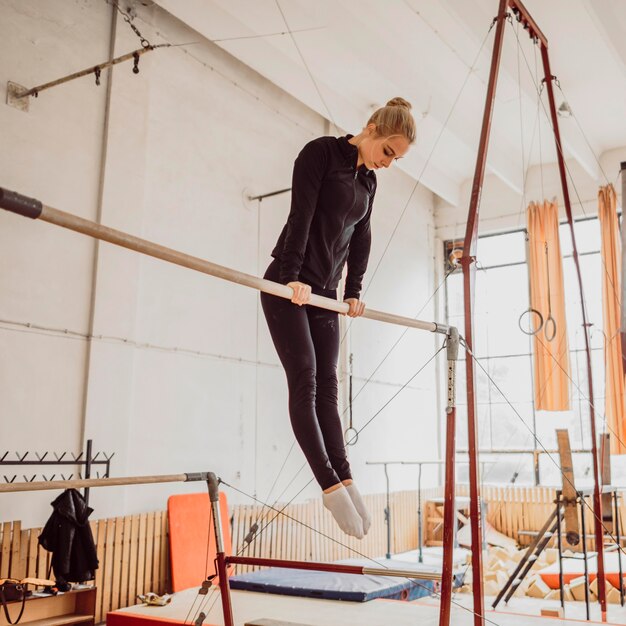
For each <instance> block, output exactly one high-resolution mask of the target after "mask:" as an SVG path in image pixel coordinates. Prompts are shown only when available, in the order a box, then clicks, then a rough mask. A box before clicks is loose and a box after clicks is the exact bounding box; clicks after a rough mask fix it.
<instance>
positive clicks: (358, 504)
mask: <svg viewBox="0 0 626 626" xmlns="http://www.w3.org/2000/svg"><path fill="white" fill-rule="evenodd" d="M345 487H346V491H347V492H348V495H349V496H350V499H351V500H352V504H354V508H355V509H356V510H357V513H358V514H359V515H360V516H361V519H362V520H363V534H364V535H367V531H368V530H369V529H370V526H371V525H372V518H371V517H370V512H369V511H368V510H367V507H366V506H365V502H363V498H362V497H361V494H360V493H359V490H358V489H357V488H356V485H355V484H354V483H350V484H349V485H345Z"/></svg>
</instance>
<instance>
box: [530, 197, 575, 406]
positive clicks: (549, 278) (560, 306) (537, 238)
mask: <svg viewBox="0 0 626 626" xmlns="http://www.w3.org/2000/svg"><path fill="white" fill-rule="evenodd" d="M527 218H528V242H529V258H528V272H529V278H530V306H531V308H532V309H535V310H537V311H539V313H541V316H542V317H543V320H544V325H543V328H542V329H541V330H540V331H539V332H537V333H536V334H535V336H534V338H533V344H534V357H535V367H534V370H535V371H534V375H535V408H536V409H537V410H540V411H567V410H569V408H570V393H569V391H570V384H569V383H570V364H569V346H568V342H567V324H566V320H565V292H564V288H563V264H562V260H561V244H560V242H559V210H558V207H557V204H556V202H548V201H544V203H543V204H537V203H535V202H531V203H530V205H529V206H528V210H527ZM548 285H549V286H550V288H549V293H548ZM549 317H551V318H552V319H550V320H549ZM531 319H532V317H531ZM552 336H553V338H552V339H551V340H550V337H552Z"/></svg>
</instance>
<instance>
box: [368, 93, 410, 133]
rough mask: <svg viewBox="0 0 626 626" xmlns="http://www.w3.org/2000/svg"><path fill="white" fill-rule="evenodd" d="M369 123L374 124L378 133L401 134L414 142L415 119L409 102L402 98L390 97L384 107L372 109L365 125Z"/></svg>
mask: <svg viewBox="0 0 626 626" xmlns="http://www.w3.org/2000/svg"><path fill="white" fill-rule="evenodd" d="M370 124H374V125H375V126H376V133H377V134H378V135H382V136H383V137H389V136H390V135H403V136H404V137H406V138H407V140H408V142H409V144H412V143H414V142H415V135H416V130H415V120H414V119H413V115H411V103H410V102H409V101H408V100H405V99H404V98H400V97H398V98H392V99H391V100H389V102H387V104H386V105H385V106H384V107H380V109H377V110H376V111H374V113H372V116H371V117H370V118H369V120H367V125H368V126H369V125H370Z"/></svg>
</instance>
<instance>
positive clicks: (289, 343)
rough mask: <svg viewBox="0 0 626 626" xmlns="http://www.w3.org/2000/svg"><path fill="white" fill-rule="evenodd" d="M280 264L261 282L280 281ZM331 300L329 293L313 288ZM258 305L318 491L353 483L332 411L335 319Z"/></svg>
mask: <svg viewBox="0 0 626 626" xmlns="http://www.w3.org/2000/svg"><path fill="white" fill-rule="evenodd" d="M278 271H279V261H277V260H274V261H272V263H270V266H269V267H268V268H267V271H266V272H265V276H264V278H267V279H268V280H273V281H275V282H279V280H278ZM312 291H313V293H315V294H317V295H320V296H325V297H327V298H333V299H335V298H336V297H337V293H336V291H334V290H328V289H316V288H315V287H313V288H312ZM261 304H262V306H263V313H264V314H265V319H266V320H267V325H268V326H269V329H270V334H271V335H272V341H273V342H274V346H275V347H276V351H277V352H278V356H279V358H280V361H281V363H282V364H283V367H284V368H285V373H286V374H287V385H288V387H289V416H290V417H291V426H292V428H293V432H294V434H295V436H296V439H297V440H298V443H299V444H300V447H301V448H302V452H304V456H306V459H307V461H308V462H309V465H310V466H311V469H312V470H313V474H314V476H315V479H316V480H317V482H318V483H319V485H320V487H321V488H322V489H328V488H329V487H332V486H333V485H336V484H337V483H338V482H340V481H342V480H348V479H350V478H352V476H351V474H350V464H349V463H348V458H347V456H346V448H345V445H344V442H343V431H342V428H341V419H340V417H339V410H338V406H337V387H338V384H337V359H338V357H339V315H338V314H337V313H335V312H333V311H327V310H325V309H320V308H317V307H314V306H308V305H304V306H298V305H297V304H293V303H292V302H290V301H289V300H285V299H284V298H279V297H277V296H272V295H269V294H266V293H261Z"/></svg>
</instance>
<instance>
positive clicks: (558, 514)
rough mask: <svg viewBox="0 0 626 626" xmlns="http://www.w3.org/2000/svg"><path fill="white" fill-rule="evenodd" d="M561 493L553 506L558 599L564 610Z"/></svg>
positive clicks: (558, 492) (558, 493)
mask: <svg viewBox="0 0 626 626" xmlns="http://www.w3.org/2000/svg"><path fill="white" fill-rule="evenodd" d="M561 495H562V493H561V491H557V492H556V500H555V501H554V506H555V507H556V545H557V549H558V555H559V597H560V600H561V608H562V609H563V610H565V585H564V582H563V531H562V528H561V526H562V518H561Z"/></svg>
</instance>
